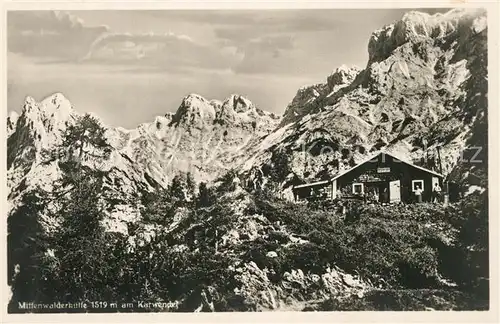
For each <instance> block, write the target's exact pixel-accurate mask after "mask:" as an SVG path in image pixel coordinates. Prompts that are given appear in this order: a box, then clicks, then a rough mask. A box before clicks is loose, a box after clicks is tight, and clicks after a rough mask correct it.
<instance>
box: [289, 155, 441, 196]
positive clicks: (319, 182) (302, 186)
mask: <svg viewBox="0 0 500 324" xmlns="http://www.w3.org/2000/svg"><path fill="white" fill-rule="evenodd" d="M380 154H386V155H389V156H391V157H392V158H393V159H396V160H399V161H401V162H403V163H405V164H407V165H410V166H412V167H414V168H416V169H419V170H422V171H425V172H428V173H431V174H433V175H435V176H437V177H441V178H444V176H443V175H442V174H440V173H437V172H435V171H432V170H429V169H426V168H423V167H421V166H418V165H415V164H413V163H411V162H408V161H405V160H402V159H400V158H398V157H396V156H394V155H393V154H391V153H388V152H386V151H378V152H377V153H374V154H373V155H371V156H369V157H368V158H366V159H365V160H363V161H361V162H360V163H358V164H356V165H355V166H353V167H352V168H350V169H347V170H345V171H343V172H341V173H339V174H337V175H336V176H335V177H333V178H331V179H329V180H323V181H316V182H311V183H304V184H301V185H297V186H293V188H294V189H295V188H304V187H312V186H317V185H323V184H327V183H329V182H332V181H335V180H337V179H338V178H340V177H341V176H343V175H345V174H347V173H349V172H351V171H352V170H354V169H356V168H357V167H359V166H361V165H363V164H365V163H366V162H368V161H370V160H372V159H374V158H376V157H378V156H379V155H380Z"/></svg>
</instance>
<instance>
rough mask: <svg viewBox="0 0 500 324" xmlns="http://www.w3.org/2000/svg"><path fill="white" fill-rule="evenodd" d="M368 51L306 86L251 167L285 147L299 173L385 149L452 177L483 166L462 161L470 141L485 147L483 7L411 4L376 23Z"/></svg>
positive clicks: (332, 169)
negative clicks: (432, 8)
mask: <svg viewBox="0 0 500 324" xmlns="http://www.w3.org/2000/svg"><path fill="white" fill-rule="evenodd" d="M368 52H369V60H368V63H367V65H366V68H365V69H364V70H361V71H360V70H359V69H357V68H346V67H341V68H339V69H337V70H336V71H335V72H334V73H333V74H332V75H330V76H329V77H328V78H327V81H326V82H325V83H322V84H316V85H313V86H310V87H304V88H302V89H300V90H299V91H298V92H297V95H296V96H295V98H294V99H293V100H292V102H291V103H290V104H289V106H288V107H287V109H286V111H285V113H284V115H283V120H282V122H281V124H280V127H279V128H277V129H276V130H274V132H273V133H271V134H269V135H268V136H267V137H266V138H265V139H264V140H263V141H261V142H260V143H259V144H258V145H257V146H254V147H252V148H249V151H250V152H251V153H249V154H248V156H251V161H248V162H247V163H246V164H245V166H244V170H247V171H248V172H250V174H258V173H260V171H258V169H259V168H260V166H261V165H263V164H266V163H269V161H270V157H271V156H272V154H273V152H276V151H283V152H286V153H288V154H289V155H290V156H291V157H292V158H291V161H290V163H289V164H290V166H291V168H292V170H293V173H295V175H297V176H298V177H299V178H302V179H305V180H312V179H316V178H318V177H319V176H320V175H321V174H329V175H334V174H336V173H337V172H339V170H341V169H342V168H345V167H348V166H349V164H351V165H352V163H356V161H359V160H360V159H364V158H366V156H367V155H368V154H372V153H373V152H375V151H378V150H380V149H385V150H387V151H389V152H392V153H393V154H396V155H397V156H399V157H401V158H402V159H404V160H408V161H411V162H414V163H417V164H419V165H422V166H424V167H427V168H430V169H434V170H437V171H441V170H442V172H443V173H444V174H445V175H448V174H450V173H451V174H452V175H453V177H452V178H453V179H454V180H456V179H458V178H464V173H465V172H466V170H469V169H471V168H472V169H481V170H483V171H481V172H483V173H484V165H485V164H484V163H482V164H481V163H479V164H475V165H471V164H470V163H465V164H464V163H461V164H460V165H457V164H458V162H459V159H460V156H461V155H462V153H463V152H464V151H467V150H468V147H470V146H481V147H482V148H484V149H483V150H482V152H483V153H485V151H486V147H487V146H486V143H487V141H486V140H487V138H486V133H487V117H486V114H487V29H486V13H485V12H484V11H481V10H474V11H467V10H452V11H450V12H448V13H446V14H435V15H429V14H425V13H420V12H409V13H407V14H405V15H404V16H403V17H402V19H401V20H400V21H398V22H396V23H394V24H391V25H388V26H385V27H383V28H382V29H380V30H377V31H375V32H374V33H373V34H372V36H371V38H370V40H369V43H368ZM438 149H439V151H440V152H439V154H440V156H441V163H439V161H438V152H437V151H438ZM424 156H425V157H427V156H428V157H429V159H428V160H427V161H423V157H424ZM481 157H482V158H483V161H486V160H487V159H486V158H485V155H483V156H481ZM457 169H460V170H461V171H457ZM256 170H257V171H256ZM452 171H453V172H452ZM478 172H479V171H478ZM459 174H461V175H459Z"/></svg>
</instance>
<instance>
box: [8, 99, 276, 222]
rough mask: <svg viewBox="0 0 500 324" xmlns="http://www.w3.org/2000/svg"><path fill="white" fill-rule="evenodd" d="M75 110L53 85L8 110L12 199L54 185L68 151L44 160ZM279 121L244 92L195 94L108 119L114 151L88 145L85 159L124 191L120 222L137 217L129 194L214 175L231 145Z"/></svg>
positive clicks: (235, 147) (226, 163) (227, 161)
mask: <svg viewBox="0 0 500 324" xmlns="http://www.w3.org/2000/svg"><path fill="white" fill-rule="evenodd" d="M78 116H80V114H79V113H78V112H76V111H75V110H74V108H73V106H72V104H71V103H70V102H69V101H68V100H67V99H66V98H65V97H64V96H63V95H62V94H60V93H56V94H54V95H52V96H50V97H48V98H46V99H44V100H42V101H41V102H40V103H37V102H35V100H34V99H33V98H31V97H28V98H27V99H26V102H25V104H24V107H23V111H22V113H21V114H20V116H19V117H18V118H17V119H16V118H15V115H12V117H9V119H8V123H7V126H8V129H9V133H10V135H9V137H8V159H7V167H8V172H7V174H8V187H9V190H10V193H9V202H10V203H11V204H12V206H15V205H16V204H17V202H18V201H19V200H20V198H21V196H22V195H23V193H24V192H26V191H29V190H30V189H32V188H35V187H41V188H42V189H43V190H45V191H46V192H51V191H52V189H53V188H52V185H53V183H54V181H56V180H57V179H59V178H60V175H61V171H60V170H59V166H58V160H59V159H61V158H63V157H61V156H56V157H55V159H52V160H47V157H46V155H47V153H48V152H52V151H54V149H55V148H56V147H57V146H59V145H61V143H62V136H63V134H64V131H65V130H66V128H67V127H68V126H69V125H71V124H74V123H75V120H76V119H77V118H78ZM278 121H279V117H278V116H276V115H274V114H271V113H268V112H264V111H262V110H260V109H258V108H257V107H255V105H253V104H252V103H251V102H250V101H249V100H248V99H246V98H244V97H241V96H239V95H232V96H230V97H229V98H227V99H226V100H224V102H217V101H208V100H206V99H204V98H202V97H201V96H199V95H195V94H191V95H188V96H186V97H185V98H184V99H183V101H182V103H181V105H180V107H179V109H178V110H177V112H176V113H175V114H166V115H165V116H164V117H162V116H160V117H157V118H156V119H155V120H154V121H153V122H151V123H145V124H141V125H140V126H139V127H138V128H136V129H132V130H126V129H123V128H111V127H106V133H105V134H106V140H107V142H108V143H109V144H110V145H111V147H112V152H111V155H110V157H109V158H108V159H105V160H102V159H97V158H95V157H93V156H92V155H90V152H91V150H92V148H89V149H88V150H87V153H89V154H84V159H85V161H84V163H85V164H86V165H87V166H90V167H92V168H97V169H100V170H103V171H107V172H108V173H109V175H108V178H109V179H108V180H109V183H108V186H109V187H111V188H113V189H114V190H115V191H117V192H118V193H119V196H121V197H122V200H123V204H124V205H123V210H121V211H120V212H119V213H118V214H117V215H115V216H111V218H113V219H115V220H116V224H115V225H113V226H114V227H116V226H119V223H122V222H124V221H132V220H134V219H135V220H136V218H135V216H134V214H135V213H134V212H133V211H132V210H131V206H129V202H128V199H129V198H130V197H131V196H134V195H135V194H137V193H140V192H145V191H150V190H153V189H155V188H160V187H165V186H166V185H167V184H168V183H169V182H170V181H171V179H172V178H173V177H174V176H175V175H176V174H178V173H179V172H191V174H192V175H193V177H194V178H195V180H196V181H211V180H213V179H215V178H216V177H217V176H219V175H221V174H223V173H224V172H225V170H228V169H229V168H231V166H232V164H231V161H232V155H233V154H234V152H238V151H239V148H240V147H241V146H243V145H245V144H246V143H248V142H249V141H251V140H254V139H258V138H260V137H262V136H264V135H266V134H267V133H268V132H270V131H271V130H272V129H273V128H274V127H275V126H276V125H277V123H278ZM75 145H76V143H75ZM113 226H112V227H113ZM122 229H123V228H122Z"/></svg>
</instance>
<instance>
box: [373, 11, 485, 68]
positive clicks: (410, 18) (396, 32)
mask: <svg viewBox="0 0 500 324" xmlns="http://www.w3.org/2000/svg"><path fill="white" fill-rule="evenodd" d="M485 13H486V12H485V11H484V10H483V9H453V10H450V11H448V12H447V13H444V14H442V13H436V14H433V15H430V14H428V13H423V12H418V11H410V12H408V13H406V14H405V15H404V16H403V17H402V18H401V19H400V20H398V21H397V22H395V23H393V24H390V25H386V26H384V27H383V28H381V29H378V30H376V31H374V32H373V33H372V35H371V37H370V40H369V43H368V54H369V60H368V64H371V63H373V62H376V61H380V60H383V59H385V58H387V56H389V55H390V53H391V52H392V51H393V50H394V49H396V48H397V47H399V46H401V45H403V44H405V43H407V42H421V41H425V40H429V39H431V40H433V41H440V40H443V39H445V38H447V37H449V36H451V35H454V34H455V32H456V31H457V30H458V29H459V28H460V29H472V30H473V31H474V32H475V33H479V32H481V31H482V30H484V29H485V28H486V27H487V24H486V15H485ZM462 31H464V30H462ZM461 34H462V37H468V36H467V35H468V32H465V33H461ZM457 36H458V35H457Z"/></svg>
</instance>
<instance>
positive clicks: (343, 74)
mask: <svg viewBox="0 0 500 324" xmlns="http://www.w3.org/2000/svg"><path fill="white" fill-rule="evenodd" d="M360 71H361V69H360V68H359V67H357V66H350V67H348V66H346V65H341V66H340V67H338V68H337V69H335V71H334V72H333V73H332V74H331V75H330V76H328V78H327V79H326V83H327V84H328V89H329V91H331V92H336V91H338V90H340V89H341V88H343V87H346V86H348V85H349V84H351V82H352V81H354V79H355V78H356V77H357V76H358V74H359V72H360Z"/></svg>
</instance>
